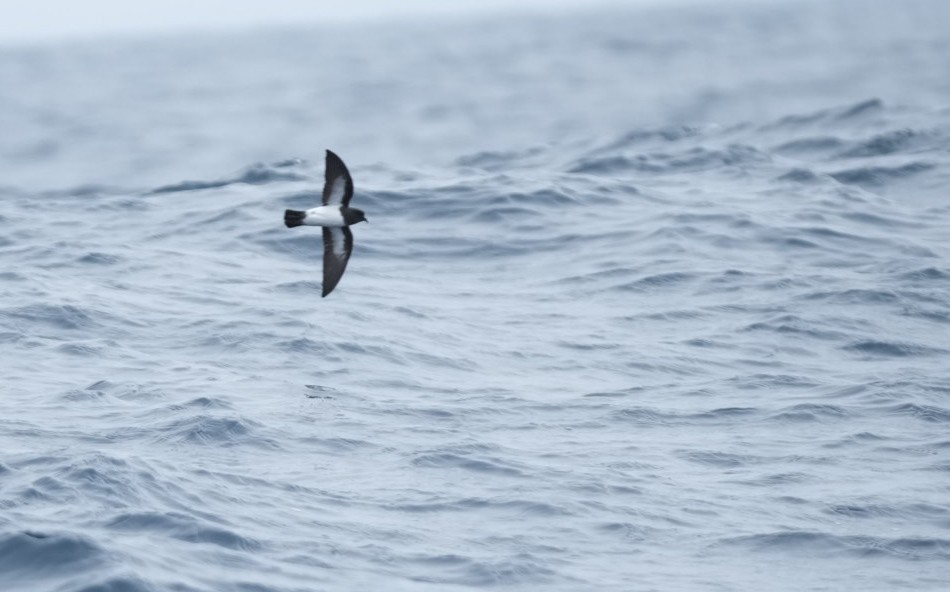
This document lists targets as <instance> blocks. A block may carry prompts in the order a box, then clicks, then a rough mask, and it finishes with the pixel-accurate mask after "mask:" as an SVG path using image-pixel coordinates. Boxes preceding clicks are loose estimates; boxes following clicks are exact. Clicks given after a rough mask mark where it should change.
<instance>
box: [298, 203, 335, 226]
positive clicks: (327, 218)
mask: <svg viewBox="0 0 950 592" xmlns="http://www.w3.org/2000/svg"><path fill="white" fill-rule="evenodd" d="M303 223H304V224H307V225H308V226H345V224H344V223H343V216H342V215H341V214H340V206H319V207H316V208H310V209H309V210H307V217H306V218H304V219H303Z"/></svg>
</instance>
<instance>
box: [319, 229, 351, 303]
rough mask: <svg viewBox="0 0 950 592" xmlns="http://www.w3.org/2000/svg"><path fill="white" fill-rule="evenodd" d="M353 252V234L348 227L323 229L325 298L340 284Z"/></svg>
mask: <svg viewBox="0 0 950 592" xmlns="http://www.w3.org/2000/svg"><path fill="white" fill-rule="evenodd" d="M352 252H353V233H352V232H350V229H349V228H348V227H346V226H343V227H342V228H332V227H326V226H324V227H323V296H326V295H327V294H329V293H330V292H332V291H333V288H336V285H337V284H338V283H340V278H341V277H343V272H344V271H346V264H347V262H349V260H350V253H352Z"/></svg>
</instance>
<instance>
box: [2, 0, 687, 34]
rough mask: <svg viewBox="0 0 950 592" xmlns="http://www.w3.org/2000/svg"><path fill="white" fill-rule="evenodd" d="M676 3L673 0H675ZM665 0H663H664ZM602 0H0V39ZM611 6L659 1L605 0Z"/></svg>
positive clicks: (566, 4) (443, 12)
mask: <svg viewBox="0 0 950 592" xmlns="http://www.w3.org/2000/svg"><path fill="white" fill-rule="evenodd" d="M677 1H681V0H677ZM667 2H669V0H667ZM595 3H600V4H605V3H611V2H610V0H606V1H605V0H400V1H399V2H394V1H393V0H347V1H346V2H341V1H340V0H82V1H76V0H3V2H2V4H0V43H17V42H22V41H46V40H55V39H65V38H75V37H95V36H98V35H103V34H120V35H122V34H136V33H142V32H161V31H175V30H182V29H222V28H225V29H226V28H234V27H253V26H257V25H280V24H288V23H291V24H292V23H305V22H328V21H330V22H332V21H339V20H344V21H345V20H358V19H365V18H379V17H392V16H401V17H403V18H416V17H420V18H424V17H426V16H434V15H453V14H455V15H464V14H466V13H473V12H486V11H500V10H506V11H516V10H535V9H546V10H547V9H551V8H560V7H570V6H575V7H577V6H584V5H590V4H595ZM613 3H614V4H631V3H640V4H643V3H664V2H663V1H662V0H613Z"/></svg>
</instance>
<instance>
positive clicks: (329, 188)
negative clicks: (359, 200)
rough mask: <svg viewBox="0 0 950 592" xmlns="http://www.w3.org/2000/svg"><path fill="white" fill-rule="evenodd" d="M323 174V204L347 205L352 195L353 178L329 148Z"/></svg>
mask: <svg viewBox="0 0 950 592" xmlns="http://www.w3.org/2000/svg"><path fill="white" fill-rule="evenodd" d="M324 175H325V181H324V184H323V205H325V206H343V207H344V208H345V207H348V206H349V205H350V198H351V197H353V179H352V178H351V177H350V171H348V170H346V165H345V164H343V161H342V160H340V157H339V156H337V155H336V154H334V153H333V152H331V151H330V150H327V163H326V172H325V173H324Z"/></svg>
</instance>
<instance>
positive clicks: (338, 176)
mask: <svg viewBox="0 0 950 592" xmlns="http://www.w3.org/2000/svg"><path fill="white" fill-rule="evenodd" d="M324 177H325V181H324V184H323V205H322V206H317V207H315V208H310V209H309V210H307V211H305V212H300V211H297V210H286V211H285V212H284V224H286V225H287V228H294V227H295V226H322V227H323V296H326V295H327V294H329V293H330V292H332V291H333V288H335V287H336V285H337V284H338V283H339V282H340V278H341V277H343V271H344V270H345V269H346V263H347V261H349V260H350V253H352V252H353V233H352V232H350V225H351V224H356V223H357V222H369V220H367V219H366V216H365V215H364V214H363V210H358V209H356V208H351V207H349V205H350V198H351V197H353V179H352V178H351V177H350V172H349V171H348V170H346V165H345V164H343V161H342V160H340V157H339V156H337V155H336V154H334V153H333V152H331V151H329V150H327V164H326V172H325V173H324Z"/></svg>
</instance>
